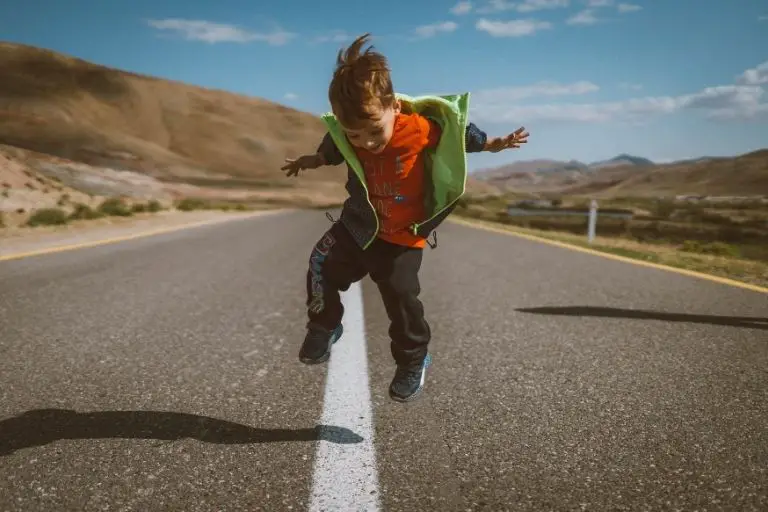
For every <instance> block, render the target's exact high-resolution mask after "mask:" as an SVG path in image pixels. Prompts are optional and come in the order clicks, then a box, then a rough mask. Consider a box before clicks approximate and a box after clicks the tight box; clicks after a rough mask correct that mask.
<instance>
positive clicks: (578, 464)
mask: <svg viewBox="0 0 768 512" xmlns="http://www.w3.org/2000/svg"><path fill="white" fill-rule="evenodd" d="M328 227H329V223H328V221H327V220H326V219H325V217H324V215H323V213H322V212H293V213H283V214H275V215H269V216H265V217H256V218H252V219H248V220H237V221H232V222H227V223H223V224H218V225H213V226H205V227H199V228H194V229H190V230H185V231H178V232H174V233H171V234H164V235H158V236H154V237H149V238H142V239H136V240H131V241H126V242H122V243H118V244H112V245H105V246H99V247H93V248H87V249H81V250H75V251H67V252H61V253H56V254H50V255H42V256H35V257H32V258H26V259H21V260H12V261H6V262H0V510H2V511H6V510H7V511H16V510H20V511H21V510H23V511H30V510H45V511H48V510H57V511H58V510H77V511H92V510H141V511H150V510H185V511H196V510H206V511H208V510H269V511H277V510H294V511H298V510H307V507H308V506H309V501H310V500H309V496H310V493H311V489H312V481H313V467H314V466H313V464H314V460H315V456H316V453H317V448H318V445H319V444H320V443H349V444H354V443H359V442H360V441H361V438H360V436H359V434H358V433H356V432H354V431H352V430H348V429H345V428H343V427H338V426H334V425H326V426H323V427H322V428H320V427H318V425H319V422H320V420H321V417H322V413H323V402H324V383H325V378H326V375H327V371H328V367H327V366H323V365H321V366H312V367H308V366H304V365H302V364H301V363H299V361H298V358H297V354H298V348H299V345H300V343H301V341H302V339H303V335H304V324H305V317H304V286H305V285H304V280H305V272H306V267H307V260H308V256H309V251H310V250H311V248H312V246H313V244H314V243H315V241H316V240H317V239H318V238H319V237H320V235H321V234H322V233H323V231H324V230H325V229H327V228H328ZM422 290H423V292H422V298H423V300H424V303H425V308H426V312H427V315H428V320H429V321H430V324H431V326H432V332H433V343H432V345H431V352H432V354H433V356H434V363H433V366H432V367H431V369H430V372H429V374H428V377H427V386H426V389H425V391H424V394H423V395H422V396H421V397H420V398H419V399H418V400H417V401H415V402H413V403H409V404H400V403H396V402H392V401H391V400H390V399H389V398H388V396H387V386H388V384H389V381H390V379H391V377H392V375H393V372H394V366H393V362H392V359H391V356H390V353H389V341H388V338H387V326H388V323H387V319H386V314H385V311H384V308H383V305H382V303H381V299H380V298H379V296H378V293H377V290H376V288H375V286H374V285H373V284H372V283H371V282H370V281H369V280H368V279H365V280H364V281H363V283H362V292H363V308H364V320H365V321H364V324H365V330H366V333H365V334H366V339H367V354H368V373H369V378H370V394H371V399H372V412H373V422H374V424H373V427H374V428H373V430H374V446H375V452H376V454H375V455H376V465H377V468H378V485H379V494H380V503H381V507H382V509H383V510H391V511H400V510H403V511H405V510H435V511H441V512H442V511H445V512H448V511H465V510H493V511H498V510H532V511H533V510H535V511H542V510H557V511H559V510H632V511H636V510H702V511H703V510H707V511H711V510H738V511H747V510H767V509H768V427H766V425H768V296H766V295H764V294H760V293H757V292H753V291H749V290H743V289H738V288H733V287H729V286H726V285H723V284H719V283H713V282H708V281H704V280H700V279H696V278H692V277H687V276H682V275H678V274H674V273H670V272H665V271H662V270H656V269H649V268H644V267H639V266H635V265H631V264H627V263H623V262H619V261H613V260H608V259H604V258H600V257H596V256H593V255H589V254H583V253H579V252H575V251H569V250H567V249H562V248H557V247H552V246H549V245H545V244H540V243H536V242H532V241H527V240H521V239H517V238H514V237H508V236H504V235H499V234H495V233H488V232H485V231H480V230H475V229H472V228H468V227H463V226H457V225H453V224H446V225H445V226H444V227H442V228H441V229H440V231H439V235H438V247H437V249H435V250H430V249H427V250H426V254H425V261H424V266H423V270H422ZM344 341H345V338H344V337H343V338H342V339H341V341H339V343H338V345H337V346H341V345H342V344H343V343H344ZM350 385H354V383H350ZM340 485H351V484H350V483H349V482H340Z"/></svg>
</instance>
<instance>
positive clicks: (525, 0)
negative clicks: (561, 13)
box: [477, 0, 570, 14]
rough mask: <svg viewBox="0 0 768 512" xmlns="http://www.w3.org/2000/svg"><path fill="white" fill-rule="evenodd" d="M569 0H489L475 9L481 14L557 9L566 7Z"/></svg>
mask: <svg viewBox="0 0 768 512" xmlns="http://www.w3.org/2000/svg"><path fill="white" fill-rule="evenodd" d="M569 4H570V0H522V1H520V2H510V1H509V0H489V1H488V3H487V4H486V5H485V6H483V7H480V8H479V9H477V12H479V13H481V14H490V13H496V12H505V11H518V12H533V11H541V10H544V9H559V8H563V7H568V5H569Z"/></svg>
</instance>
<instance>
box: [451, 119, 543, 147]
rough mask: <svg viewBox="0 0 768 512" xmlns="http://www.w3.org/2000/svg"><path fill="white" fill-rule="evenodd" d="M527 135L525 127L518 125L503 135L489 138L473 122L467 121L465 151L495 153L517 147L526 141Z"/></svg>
mask: <svg viewBox="0 0 768 512" xmlns="http://www.w3.org/2000/svg"><path fill="white" fill-rule="evenodd" d="M528 135H529V134H528V132H526V131H525V128H523V127H520V128H518V129H517V130H516V131H515V132H513V133H510V134H509V135H507V136H505V137H492V138H489V137H488V135H487V134H486V133H485V132H484V131H483V130H481V129H480V128H478V127H477V126H476V125H475V124H474V123H469V124H468V125H467V129H466V132H465V137H466V147H467V153H479V152H481V151H490V152H491V153H497V152H499V151H501V150H502V149H510V148H519V147H520V144H525V143H527V142H528Z"/></svg>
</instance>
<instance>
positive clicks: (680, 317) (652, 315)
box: [515, 306, 768, 330]
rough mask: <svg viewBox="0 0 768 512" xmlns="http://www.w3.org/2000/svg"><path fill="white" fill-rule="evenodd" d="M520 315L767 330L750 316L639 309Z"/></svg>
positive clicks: (766, 321)
mask: <svg viewBox="0 0 768 512" xmlns="http://www.w3.org/2000/svg"><path fill="white" fill-rule="evenodd" d="M515 311H520V312H521V313H537V314H540V315H564V316H582V317H583V316H593V317H602V318H631V319H636V320H660V321H662V322H690V323H698V324H709V325H724V326H728V327H745V328H749V329H762V330H768V318H760V317H751V316H722V315H692V314H686V313H663V312H661V311H644V310H640V309H621V308H607V307H595V306H563V307H554V306H553V307H539V308H517V309H516V310H515Z"/></svg>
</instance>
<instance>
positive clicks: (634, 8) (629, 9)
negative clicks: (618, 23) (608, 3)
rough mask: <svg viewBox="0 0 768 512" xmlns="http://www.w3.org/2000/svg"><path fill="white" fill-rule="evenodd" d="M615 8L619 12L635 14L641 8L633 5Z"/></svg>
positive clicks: (621, 5) (622, 5)
mask: <svg viewBox="0 0 768 512" xmlns="http://www.w3.org/2000/svg"><path fill="white" fill-rule="evenodd" d="M617 8H618V9H619V12H635V11H639V10H641V9H642V7H640V6H639V5H635V4H619V5H618V7H617Z"/></svg>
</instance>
